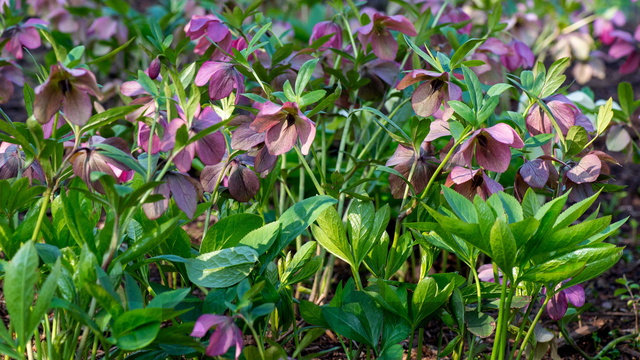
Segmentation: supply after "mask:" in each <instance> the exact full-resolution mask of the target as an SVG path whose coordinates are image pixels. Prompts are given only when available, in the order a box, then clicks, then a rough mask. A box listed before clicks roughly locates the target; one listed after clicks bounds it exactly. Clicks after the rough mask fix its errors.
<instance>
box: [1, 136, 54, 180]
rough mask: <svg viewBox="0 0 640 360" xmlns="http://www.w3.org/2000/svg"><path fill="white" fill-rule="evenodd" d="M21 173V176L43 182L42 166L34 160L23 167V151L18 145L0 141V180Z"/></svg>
mask: <svg viewBox="0 0 640 360" xmlns="http://www.w3.org/2000/svg"><path fill="white" fill-rule="evenodd" d="M20 173H22V176H23V177H27V178H29V181H30V182H33V179H37V180H39V181H40V182H41V183H44V182H45V177H44V172H43V171H42V167H41V166H40V164H39V163H38V162H37V160H34V161H33V162H32V163H31V165H29V166H28V167H25V159H24V153H23V152H22V150H20V146H19V145H16V144H12V143H8V142H6V141H5V142H2V143H0V180H5V179H12V178H15V177H16V176H18V174H20Z"/></svg>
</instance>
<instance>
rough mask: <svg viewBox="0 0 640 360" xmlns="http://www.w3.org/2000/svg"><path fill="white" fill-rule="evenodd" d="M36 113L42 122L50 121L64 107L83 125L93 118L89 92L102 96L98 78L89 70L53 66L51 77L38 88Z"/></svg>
mask: <svg viewBox="0 0 640 360" xmlns="http://www.w3.org/2000/svg"><path fill="white" fill-rule="evenodd" d="M35 93H36V98H35V101H34V104H33V112H34V115H35V117H36V120H38V122H40V123H41V124H45V123H48V122H49V121H51V118H52V117H53V116H54V115H55V114H56V113H57V112H58V111H59V110H60V109H62V111H63V112H64V116H65V118H66V119H67V120H69V122H71V123H72V124H75V125H77V126H83V125H84V124H86V123H87V121H88V120H89V118H90V117H91V108H92V107H91V99H89V94H91V95H93V96H95V97H97V98H98V99H101V98H102V93H101V92H100V89H98V84H97V83H96V77H95V76H94V75H93V73H92V72H91V71H89V70H87V69H82V68H77V69H68V68H66V67H65V66H64V65H62V64H61V63H58V64H57V65H51V72H50V74H49V78H48V79H47V80H46V81H45V82H44V83H43V84H42V85H40V86H38V87H36V89H35Z"/></svg>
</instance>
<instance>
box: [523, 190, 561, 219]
mask: <svg viewBox="0 0 640 360" xmlns="http://www.w3.org/2000/svg"><path fill="white" fill-rule="evenodd" d="M538 210H540V200H538V194H536V192H535V191H533V189H532V188H529V189H527V192H526V193H525V194H524V198H523V199H522V212H523V215H524V217H527V218H528V217H532V216H534V215H535V214H536V213H537V212H538ZM561 216H562V215H561Z"/></svg>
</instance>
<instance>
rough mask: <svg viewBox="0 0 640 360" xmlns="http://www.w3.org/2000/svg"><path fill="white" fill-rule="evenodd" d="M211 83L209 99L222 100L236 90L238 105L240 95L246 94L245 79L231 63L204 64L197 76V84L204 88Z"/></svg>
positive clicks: (208, 62) (209, 62) (214, 62)
mask: <svg viewBox="0 0 640 360" xmlns="http://www.w3.org/2000/svg"><path fill="white" fill-rule="evenodd" d="M207 82H209V98H211V100H221V99H224V98H226V97H227V96H229V95H230V94H231V92H232V91H233V89H236V104H237V103H238V101H239V100H240V94H242V93H244V79H243V77H242V74H240V72H239V71H238V70H236V68H235V66H234V65H233V64H231V63H227V62H221V61H207V62H205V63H204V64H202V67H200V70H198V74H197V75H196V81H195V84H196V85H197V86H203V85H204V84H206V83H207Z"/></svg>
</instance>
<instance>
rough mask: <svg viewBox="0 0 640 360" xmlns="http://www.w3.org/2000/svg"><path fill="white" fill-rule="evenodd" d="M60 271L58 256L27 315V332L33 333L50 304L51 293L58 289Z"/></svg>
mask: <svg viewBox="0 0 640 360" xmlns="http://www.w3.org/2000/svg"><path fill="white" fill-rule="evenodd" d="M60 272H61V262H60V258H58V260H57V261H56V263H55V265H54V266H53V267H52V268H51V272H50V273H49V276H47V280H45V282H44V284H42V287H41V288H40V291H39V292H38V299H37V300H36V304H35V306H34V307H33V311H32V312H31V314H30V316H29V324H30V325H29V329H27V330H28V332H29V333H33V332H34V331H35V330H36V328H37V327H38V325H39V324H40V322H41V321H42V320H43V319H44V317H45V316H46V313H47V310H49V307H50V306H51V300H53V295H54V294H55V292H56V289H58V281H59V280H60Z"/></svg>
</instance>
